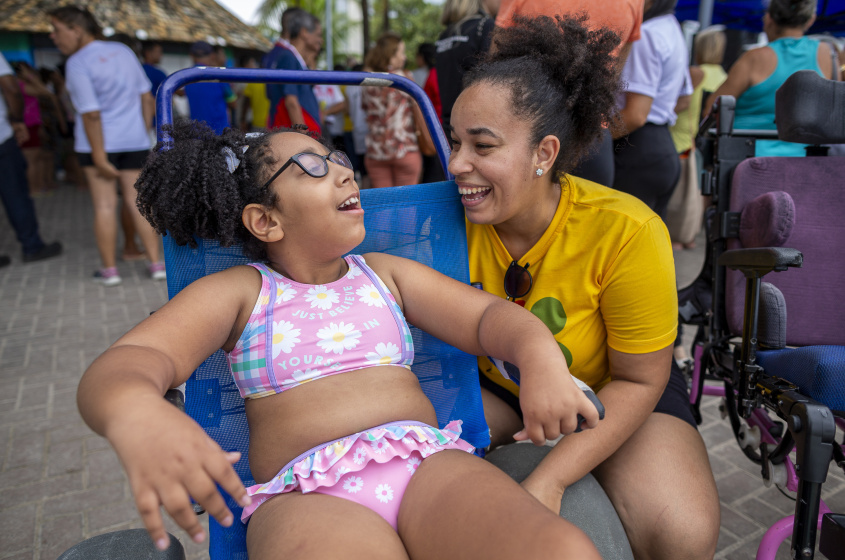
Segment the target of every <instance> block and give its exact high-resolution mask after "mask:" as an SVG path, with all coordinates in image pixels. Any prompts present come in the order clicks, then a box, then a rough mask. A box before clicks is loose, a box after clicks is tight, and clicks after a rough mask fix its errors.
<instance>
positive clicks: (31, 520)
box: [0, 504, 37, 551]
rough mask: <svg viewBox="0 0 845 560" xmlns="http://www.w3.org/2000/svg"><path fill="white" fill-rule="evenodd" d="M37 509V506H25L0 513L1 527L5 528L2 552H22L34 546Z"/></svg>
mask: <svg viewBox="0 0 845 560" xmlns="http://www.w3.org/2000/svg"><path fill="white" fill-rule="evenodd" d="M36 509H37V505H36V504H24V505H22V506H20V507H18V508H12V509H6V510H3V511H0V527H2V528H3V547H2V550H9V551H13V550H21V549H24V548H31V547H32V546H33V544H34V542H35V527H36V525H35V514H36Z"/></svg>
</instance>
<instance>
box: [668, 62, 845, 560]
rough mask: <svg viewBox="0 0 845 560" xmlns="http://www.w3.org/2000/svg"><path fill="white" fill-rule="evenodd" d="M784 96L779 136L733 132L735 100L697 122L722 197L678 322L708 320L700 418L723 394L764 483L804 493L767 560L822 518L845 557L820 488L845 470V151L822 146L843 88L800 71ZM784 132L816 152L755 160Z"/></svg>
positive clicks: (761, 555) (812, 532) (838, 556)
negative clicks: (708, 399)
mask: <svg viewBox="0 0 845 560" xmlns="http://www.w3.org/2000/svg"><path fill="white" fill-rule="evenodd" d="M776 105H777V111H776V121H777V129H778V130H777V133H773V132H770V131H759V130H734V129H733V116H734V109H735V100H734V99H733V98H732V97H729V96H725V97H722V98H720V99H719V101H717V104H716V105H715V106H714V111H713V113H712V114H711V116H710V117H709V118H708V119H707V120H706V121H705V122H704V123H703V124H702V128H701V131H700V132H699V139H698V144H699V149H700V150H701V151H702V153H703V155H704V160H705V171H704V176H703V178H702V192H703V194H704V195H710V196H712V206H711V207H710V208H709V209H708V211H707V213H706V219H705V222H706V225H707V228H706V229H707V251H706V260H705V264H704V268H703V270H702V272H701V274H700V276H699V277H698V278H697V279H696V280H695V281H694V282H693V283H692V284H691V285H690V286H689V287H687V288H685V289H683V290H681V292H680V294H679V298H680V305H679V311H680V315H681V322H682V323H685V324H688V325H692V326H694V327H696V328H697V333H696V336H695V339H694V342H693V346H692V352H691V354H692V356H693V361H692V368H691V369H692V371H691V377H692V382H691V391H690V399H691V404H692V406H693V410H694V414H695V415H696V416H697V419H698V421H699V422H701V413H700V408H699V407H700V404H701V398H702V395H714V396H720V397H722V398H723V402H722V405H721V407H720V410H721V413H722V416H723V418H724V417H727V418H729V420H730V425H731V429H732V431H733V433H734V435H735V437H736V440H737V442H738V443H739V445H740V447H741V448H742V450H743V452H744V453H745V455H746V456H747V457H748V458H749V459H751V460H752V461H754V462H755V463H757V464H759V465H760V472H761V476H762V478H763V481H764V482H765V484H766V486H772V485H776V486H777V487H779V488H781V489H782V491H784V492H786V493H793V494H794V495H795V510H794V513H793V514H792V515H789V516H787V517H784V518H783V519H781V520H779V521H777V522H776V523H774V525H772V526H771V527H770V528H769V529H768V531H766V532H765V534H764V535H763V537H762V541H761V543H760V546H759V548H758V551H757V559H758V560H768V559H773V558H775V554H776V553H777V551H778V548H779V546H780V544H781V543H782V542H783V541H784V540H786V539H787V538H790V537H791V539H792V541H791V545H790V546H791V554H792V558H802V559H808V560H809V559H811V558H813V557H814V554H815V551H816V537H817V532H818V530H819V528H821V532H820V541H819V550H820V551H821V552H822V553H823V554H824V555H825V556H827V557H828V558H829V559H831V560H842V559H843V558H845V517H843V516H842V515H838V514H834V513H833V512H831V511H830V509H829V508H828V507H827V505H826V504H825V503H824V501H823V500H821V499H820V498H821V488H822V484H823V483H824V482H825V480H826V478H827V474H828V469H829V467H830V464H831V461H833V462H834V465H835V467H834V468H838V469H842V470H843V472H845V456H843V445H845V444H844V443H843V442H842V439H841V438H842V436H841V432H842V430H843V429H845V288H843V283H842V282H841V277H842V275H843V273H845V259H843V255H845V218H843V216H845V196H843V187H845V174H843V171H845V160H843V159H842V158H837V157H825V156H824V154H825V153H826V149H825V148H824V147H822V146H820V145H821V144H826V143H842V142H845V108H844V107H845V84H842V83H837V82H832V81H830V80H825V79H823V78H821V77H820V76H819V75H818V74H817V73H815V72H812V71H804V72H798V73H796V74H794V75H793V76H792V77H791V78H789V79H788V80H787V81H786V83H784V85H783V86H782V87H781V89H780V90H778V93H777V104H776ZM773 138H779V139H781V140H785V141H790V142H799V143H804V144H810V146H808V148H807V151H808V157H803V158H783V157H780V158H773V157H754V153H755V142H756V141H757V140H761V139H773ZM787 270H788V271H787ZM772 272H783V274H770V273H772ZM764 277H765V280H766V281H765V282H764V281H763V278H764ZM787 307H788V311H789V313H788V314H787ZM705 380H711V381H718V382H719V384H720V385H721V386H718V385H716V384H713V383H708V384H705ZM837 428H838V430H839V436H838V437H839V438H840V439H839V441H840V442H839V443H838V442H837ZM723 498H724V497H723Z"/></svg>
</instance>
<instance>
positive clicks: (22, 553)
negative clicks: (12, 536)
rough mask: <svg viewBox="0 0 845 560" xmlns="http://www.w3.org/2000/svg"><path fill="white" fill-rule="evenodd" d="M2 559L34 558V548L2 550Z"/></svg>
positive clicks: (25, 559) (19, 559)
mask: <svg viewBox="0 0 845 560" xmlns="http://www.w3.org/2000/svg"><path fill="white" fill-rule="evenodd" d="M0 559H2V560H32V549H26V550H23V551H20V552H12V551H8V554H7V553H6V551H0Z"/></svg>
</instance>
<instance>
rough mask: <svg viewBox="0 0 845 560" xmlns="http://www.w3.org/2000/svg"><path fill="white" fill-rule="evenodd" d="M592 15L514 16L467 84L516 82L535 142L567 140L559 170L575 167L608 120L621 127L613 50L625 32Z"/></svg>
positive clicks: (518, 106)
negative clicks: (593, 20) (591, 22)
mask: <svg viewBox="0 0 845 560" xmlns="http://www.w3.org/2000/svg"><path fill="white" fill-rule="evenodd" d="M587 18H588V16H587V15H586V14H578V15H569V16H555V19H552V18H550V17H548V16H537V17H526V16H514V18H513V25H512V26H511V27H507V28H499V29H497V30H496V32H495V35H494V36H493V48H491V49H490V52H489V53H488V54H487V56H486V57H485V58H484V59H483V60H482V61H481V63H480V64H478V65H477V66H475V67H474V68H473V69H472V70H470V71H469V72H468V73H467V74H466V75H465V76H464V84H463V85H464V88H465V89H466V88H469V87H470V86H473V85H476V84H479V83H489V84H493V85H498V86H504V87H506V88H507V89H509V90H510V93H511V108H512V110H513V112H514V114H515V115H517V116H518V117H521V118H524V119H526V120H527V121H528V122H529V123H530V124H531V141H532V143H534V144H537V143H539V142H540V140H542V139H543V138H544V137H546V136H548V135H553V136H557V137H558V138H559V139H560V143H561V149H560V153H559V154H558V157H557V160H555V163H554V166H553V167H552V170H551V171H552V173H554V174H555V175H554V176H555V177H559V176H560V175H562V174H564V173H568V172H570V171H572V170H573V169H574V168H575V166H576V165H577V164H578V162H579V161H580V160H581V158H582V157H583V156H584V155H585V154H586V153H587V152H588V151H589V150H590V148H591V147H592V146H593V144H594V143H595V141H596V140H597V139H598V138H599V137H600V135H601V131H602V128H603V127H604V126H610V127H611V129H615V128H617V127H618V126H619V125H618V117H617V114H616V109H615V103H616V94H617V92H618V91H619V89H620V83H619V75H618V71H617V70H616V57H615V56H614V55H613V54H612V52H613V50H614V49H615V48H616V46H617V45H618V44H619V36H618V35H617V34H616V33H614V32H613V31H611V30H609V29H598V30H592V31H591V30H589V29H587V27H586V26H585V25H584V22H585V21H586V20H587Z"/></svg>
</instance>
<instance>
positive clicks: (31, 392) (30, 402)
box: [15, 387, 48, 409]
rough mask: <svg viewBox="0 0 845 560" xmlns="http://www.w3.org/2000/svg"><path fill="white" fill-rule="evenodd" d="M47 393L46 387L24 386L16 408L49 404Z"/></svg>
mask: <svg viewBox="0 0 845 560" xmlns="http://www.w3.org/2000/svg"><path fill="white" fill-rule="evenodd" d="M47 395H48V392H47V390H46V387H23V388H22V390H21V394H20V396H19V400H18V402H17V403H16V406H15V408H16V409H26V408H32V407H38V406H47Z"/></svg>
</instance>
